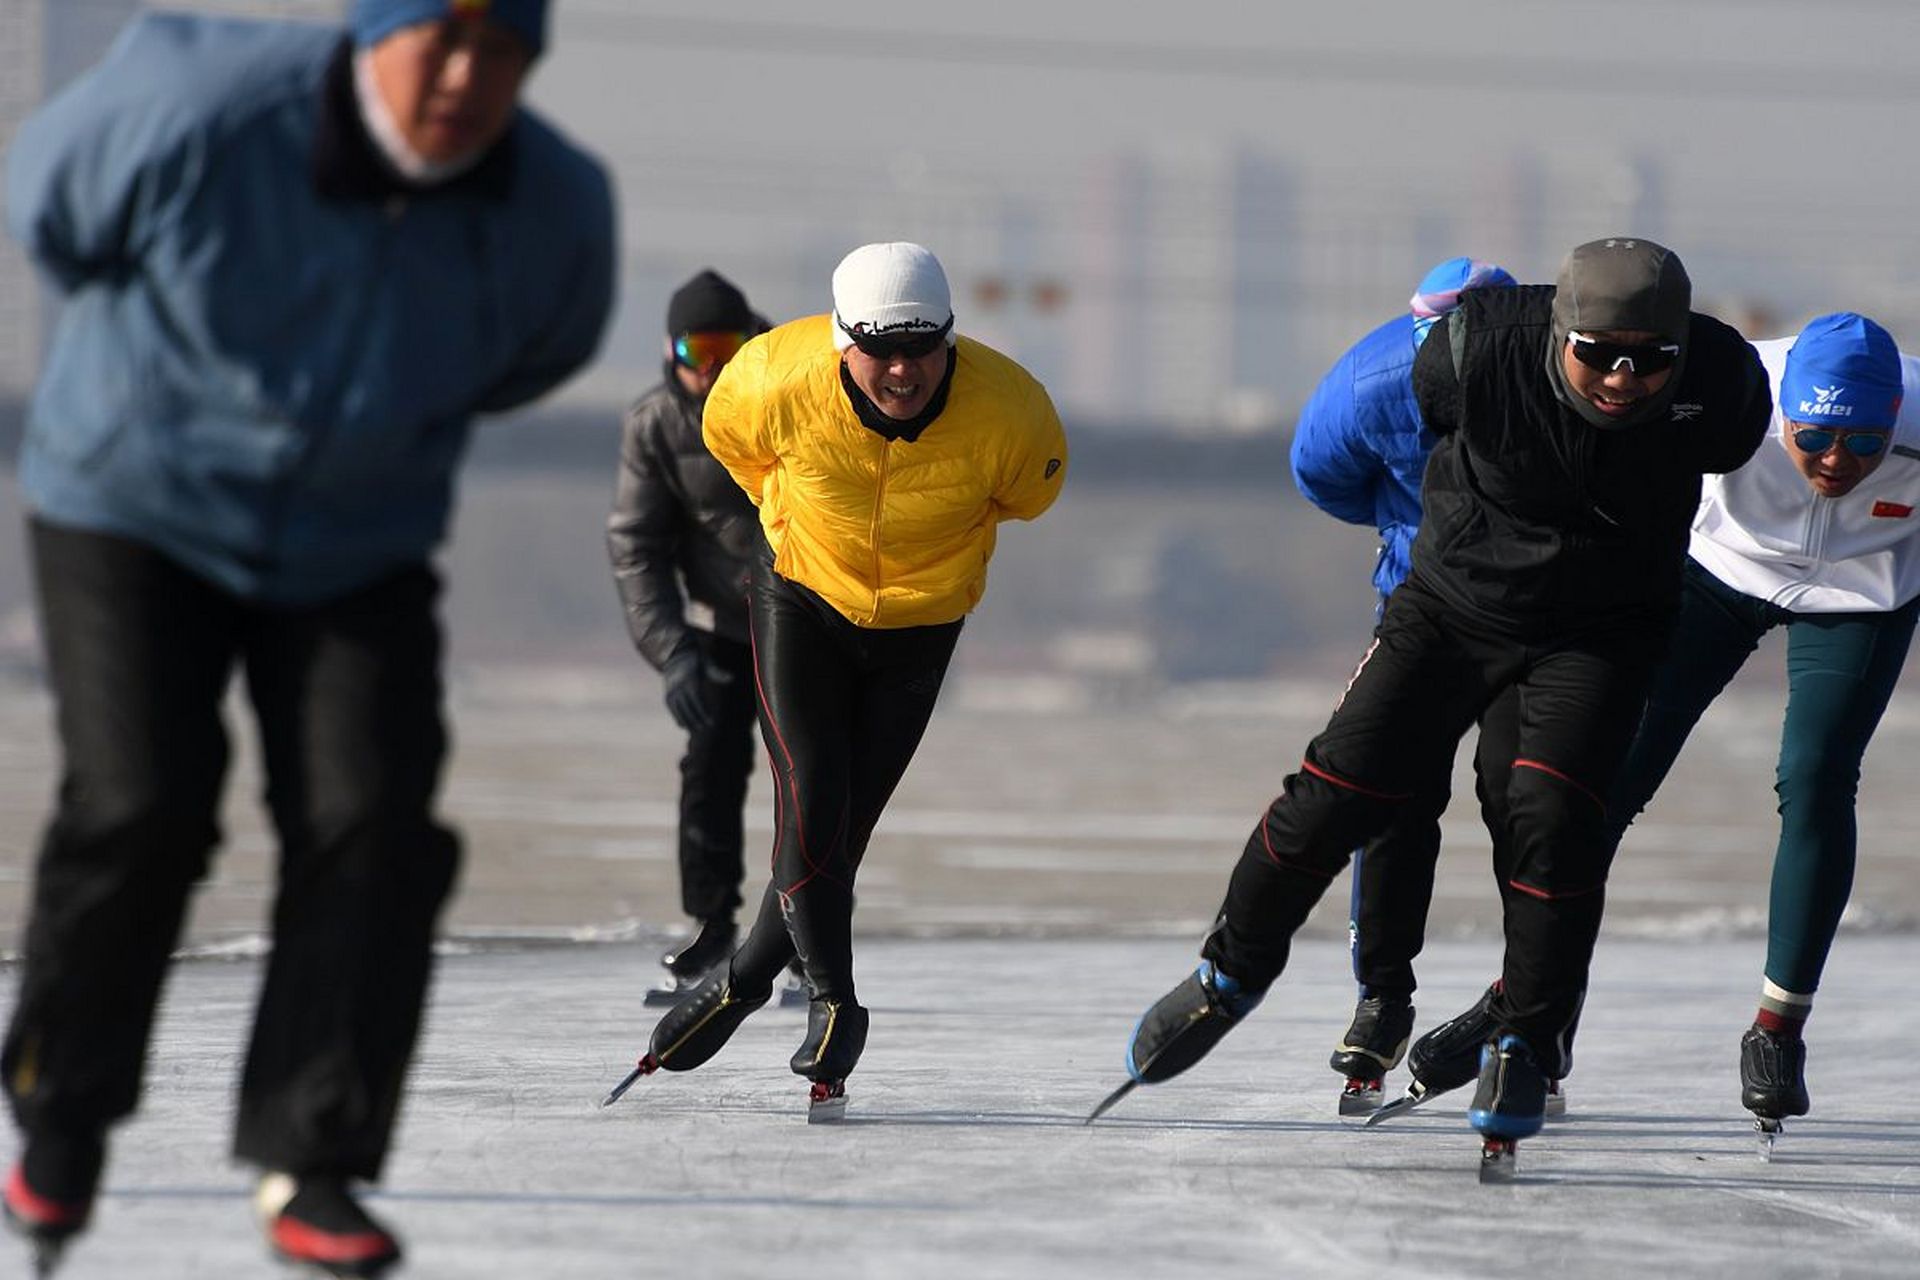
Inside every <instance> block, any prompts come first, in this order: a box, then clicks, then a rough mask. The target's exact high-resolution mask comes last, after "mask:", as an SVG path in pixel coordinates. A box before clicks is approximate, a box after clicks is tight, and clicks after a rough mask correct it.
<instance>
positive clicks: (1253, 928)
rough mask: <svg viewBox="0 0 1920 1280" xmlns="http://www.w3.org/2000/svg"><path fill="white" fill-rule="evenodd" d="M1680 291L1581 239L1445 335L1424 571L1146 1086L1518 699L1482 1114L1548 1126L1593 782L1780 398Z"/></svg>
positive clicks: (1260, 848) (1609, 761)
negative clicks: (1466, 742)
mask: <svg viewBox="0 0 1920 1280" xmlns="http://www.w3.org/2000/svg"><path fill="white" fill-rule="evenodd" d="M1690 301H1691V286H1690V284H1689V282H1688V279H1687V276H1686V272H1685V270H1684V269H1683V268H1682V266H1681V264H1680V261H1679V259H1678V258H1677V257H1676V256H1675V255H1673V254H1672V253H1671V252H1669V251H1668V250H1666V249H1665V248H1663V247H1661V246H1659V245H1657V244H1653V243H1652V242H1650V241H1646V240H1638V239H1628V238H1615V239H1610V240H1603V241H1595V242H1592V243H1589V244H1584V245H1581V246H1580V247H1578V248H1576V249H1575V250H1574V251H1573V252H1572V253H1571V254H1570V255H1569V256H1568V258H1567V260H1566V262H1565V264H1564V265H1563V267H1562V268H1561V272H1560V276H1559V279H1558V281H1557V283H1556V285H1555V286H1554V287H1552V288H1544V287H1522V288H1514V289H1488V290H1475V291H1472V292H1469V293H1467V294H1465V295H1463V297H1462V299H1461V304H1460V307H1459V309H1458V310H1457V311H1455V312H1454V313H1453V314H1452V315H1450V316H1447V317H1445V318H1444V319H1442V320H1440V321H1439V322H1438V323H1437V324H1436V325H1435V326H1434V330H1433V333H1432V334H1431V335H1430V336H1429V337H1428V339H1427V341H1426V343H1425V344H1424V345H1423V346H1422V347H1421V350H1420V354H1419V356H1418V357H1417V358H1416V360H1415V362H1414V388H1415V393H1416V395H1417V396H1418V399H1419V404H1420V412H1421V417H1422V418H1423V419H1424V420H1425V422H1426V423H1427V425H1428V426H1429V427H1430V428H1432V430H1433V431H1434V432H1435V434H1436V435H1437V436H1438V437H1439V443H1438V444H1437V445H1436V447H1435V449H1434V452H1433V455H1432V459H1431V461H1430V462H1429V463H1428V467H1427V473H1426V478H1425V485H1424V495H1423V503H1424V519H1423V522H1422V524H1421V526H1420V532H1419V535H1418V536H1417V537H1416V538H1415V541H1414V548H1413V571H1412V573H1411V574H1410V576H1409V577H1408V578H1407V580H1406V582H1405V583H1403V584H1402V585H1401V586H1400V587H1399V589H1397V590H1396V591H1395V592H1394V593H1393V595H1392V596H1391V597H1389V599H1388V602H1387V608H1386V612H1385V615H1384V617H1383V618H1382V620H1381V624H1380V628H1379V630H1378V632H1377V634H1376V636H1375V639H1374V642H1373V644H1372V646H1371V647H1370V648H1369V649H1368V650H1367V653H1366V654H1365V655H1364V656H1363V658H1362V659H1361V662H1360V666H1359V668H1358V669H1357V670H1356V672H1355V673H1354V676H1353V679H1352V681H1351V682H1350V683H1349V685H1348V687H1347V690H1346V692H1345V694H1344V696H1343V698H1342V700H1341V701H1340V703H1339V705H1338V706H1337V708H1336V709H1335V711H1334V713H1333V716H1332V719H1331V720H1330V721H1329V722H1328V724H1327V727H1326V729H1325V730H1323V731H1322V732H1321V733H1320V734H1319V735H1318V736H1317V737H1315V738H1314V739H1313V741H1312V742H1311V743H1309V744H1308V746H1307V750H1306V756H1305V759H1304V761H1303V762H1302V766H1301V769H1300V771H1299V772H1298V773H1295V774H1293V775H1291V776H1289V777H1288V778H1287V779H1286V781H1285V784H1284V790H1283V792H1282V794H1281V795H1280V797H1279V798H1278V799H1276V800H1275V801H1274V802H1273V804H1272V805H1271V806H1270V807H1269V808H1268V810H1267V813H1266V815H1265V817H1264V818H1263V819H1262V820H1261V822H1260V823H1259V825H1258V826H1257V827H1256V828H1255V829H1254V831H1253V834H1252V835H1251V836H1250V837H1249V839H1248V841H1247V844H1246V847H1245V849H1244V851H1243V852H1242V854H1241V856H1240V860H1239V863H1238V865H1237V866H1236V867H1235V869H1234V873H1233V877H1232V880H1231V882H1230V884H1229V886H1228V889H1227V895H1226V900H1225V902H1224V904H1223V905H1222V908H1221V912H1220V917H1219V920H1218V923H1217V924H1216V925H1215V927H1214V928H1213V929H1212V931H1210V932H1209V934H1208V935H1207V938H1206V942H1205V944H1204V946H1203V948H1202V952H1201V954H1202V956H1203V961H1202V963H1201V965H1200V967H1199V969H1198V970H1197V971H1196V972H1195V973H1194V974H1193V975H1192V976H1191V977H1189V978H1188V979H1187V980H1186V981H1185V982H1182V983H1181V984H1180V985H1179V986H1177V987H1176V988H1174V990H1173V991H1171V992H1170V993H1169V994H1168V995H1167V996H1165V997H1164V998H1162V999H1161V1000H1160V1001H1159V1002H1158V1003H1157V1004H1156V1005H1154V1006H1153V1008H1151V1009H1150V1010H1149V1011H1148V1012H1147V1014H1146V1016H1145V1017H1144V1018H1143V1019H1142V1020H1141V1022H1140V1025H1139V1027H1138V1028H1137V1030H1136V1032H1135V1035H1134V1038H1133V1041H1132V1043H1131V1045H1130V1046H1129V1050H1128V1054H1127V1066H1128V1070H1129V1073H1130V1075H1131V1077H1132V1078H1133V1080H1134V1081H1138V1082H1145V1083H1152V1082H1156V1081H1160V1080H1164V1079H1167V1078H1168V1077H1170V1076H1172V1075H1175V1074H1177V1073H1178V1072H1180V1071H1181V1070H1184V1069H1185V1068H1186V1067H1188V1066H1191V1065H1192V1064H1193V1063H1194V1062H1195V1061H1197V1060H1198V1059H1199V1058H1200V1057H1201V1056H1202V1055H1203V1054H1204V1053H1205V1052H1206V1051H1207V1050H1208V1049H1209V1048H1211V1047H1212V1045H1213V1044H1215V1043H1216V1042H1217V1041H1218V1040H1219V1038H1220V1037H1221V1036H1222V1035H1223V1034H1225V1032H1226V1031H1227V1030H1228V1029H1230V1028H1231V1027H1232V1026H1233V1024H1234V1023H1235V1022H1237V1021H1238V1020H1239V1019H1240V1018H1241V1017H1243V1016H1244V1015H1245V1014H1246V1013H1247V1012H1248V1011H1249V1010H1250V1009H1252V1008H1253V1006H1254V1005H1255V1004H1256V1003H1257V1002H1258V1001H1259V1000H1260V998H1261V997H1262V996H1263V995H1264V994H1265V993H1266V990H1267V987H1268V986H1269V985H1270V984H1271V983H1272V982H1273V980H1274V979H1275V978H1276V977H1277V976H1278V975H1279V973H1280V972H1281V970H1282V969H1283V968H1284V967H1285V965H1286V961H1287V953H1288V948H1289V945H1290V943H1291V940H1292V937H1293V934H1294V932H1295V930H1297V929H1298V928H1299V926H1300V924H1301V923H1302V922H1303V921H1304V920H1305V919H1306V917H1307V914H1308V913H1309V911H1311V910H1312V908H1313V906H1314V904H1315V903H1316V902H1317V901H1318V900H1319V898H1320V895H1321V894H1322V893H1323V892H1324V891H1325V889H1326V886H1327V884H1328V882H1329V881H1330V880H1331V879H1332V878H1333V876H1334V875H1336V874H1337V873H1338V872H1339V871H1340V869H1341V867H1342V866H1343V865H1344V864H1345V862H1346V859H1347V851H1348V850H1349V849H1351V848H1353V847H1354V846H1355V845H1357V844H1360V843H1363V842H1365V841H1366V840H1369V839H1371V838H1372V837H1374V836H1375V835H1377V834H1379V833H1380V832H1381V831H1382V830H1384V829H1385V828H1386V827H1387V826H1388V825H1390V824H1391V823H1394V822H1397V821H1406V820H1408V819H1409V818H1410V817H1419V816H1421V815H1423V814H1424V813H1429V812H1432V811H1433V810H1434V806H1435V804H1436V802H1437V798H1438V797H1441V796H1444V795H1445V792H1446V785H1445V784H1446V777H1447V773H1448V771H1449V768H1450V765H1451V762H1452V759H1453V753H1454V749H1455V746H1456V744H1457V743H1458V741H1459V739H1460V737H1461V735H1462V734H1464V733H1465V731H1466V730H1467V729H1468V728H1469V727H1470V726H1471V725H1472V724H1473V722H1474V720H1475V718H1476V717H1478V716H1479V715H1480V714H1481V713H1482V712H1483V711H1484V710H1485V709H1486V708H1487V706H1488V704H1489V703H1491V702H1492V701H1493V700H1494V699H1495V698H1497V697H1499V696H1500V695H1502V694H1503V693H1505V692H1507V691H1508V690H1513V691H1515V692H1516V693H1517V696H1518V699H1519V716H1518V722H1517V725H1516V727H1515V739H1516V741H1515V746H1514V749H1513V751H1512V752H1511V754H1510V755H1508V756H1507V757H1506V758H1505V760H1504V762H1503V763H1504V765H1505V769H1504V770H1502V771H1497V772H1496V773H1495V775H1494V776H1488V777H1485V778H1484V779H1483V787H1484V789H1485V791H1486V793H1487V817H1488V819H1489V821H1490V823H1493V824H1496V825H1498V826H1499V827H1500V828H1501V830H1502V838H1501V839H1500V840H1497V841H1496V847H1501V848H1504V849H1506V850H1507V851H1508V856H1509V857H1510V859H1511V863H1510V866H1509V867H1508V868H1505V869H1504V870H1505V873H1506V874H1505V875H1504V876H1503V880H1504V884H1503V913H1504V917H1505V928H1506V938H1507V950H1506V963H1505V970H1504V975H1503V978H1504V981H1503V985H1502V989H1501V991H1500V992H1499V993H1498V995H1497V996H1496V998H1495V1000H1494V1002H1493V1013H1494V1020H1495V1025H1496V1027H1497V1030H1498V1034H1497V1036H1496V1038H1495V1039H1494V1040H1493V1041H1492V1042H1491V1043H1490V1044H1489V1045H1488V1046H1487V1048H1486V1051H1485V1052H1484V1053H1483V1054H1482V1069H1481V1075H1480V1080H1481V1088H1480V1091H1479V1093H1478V1094H1477V1095H1476V1097H1475V1100H1474V1105H1473V1108H1472V1109H1471V1112H1470V1114H1471V1115H1472V1117H1473V1120H1474V1123H1475V1126H1476V1127H1477V1128H1479V1129H1480V1130H1481V1131H1482V1132H1483V1133H1484V1134H1486V1135H1487V1136H1488V1137H1489V1138H1490V1139H1492V1140H1496V1141H1501V1142H1511V1141H1512V1140H1514V1139H1517V1138H1521V1137H1525V1136H1527V1135H1528V1134H1530V1133H1533V1132H1536V1131H1537V1130H1538V1128H1539V1125H1540V1122H1541V1118H1542V1115H1543V1113H1544V1110H1545V1101H1546V1081H1547V1078H1548V1077H1549V1076H1557V1075H1559V1074H1561V1066H1562V1064H1561V1037H1562V1035H1563V1033H1564V1032H1565V1030H1566V1029H1567V1027H1568V1026H1569V1025H1570V1024H1571V1023H1572V1022H1573V1020H1574V1018H1575V1015H1576V1013H1577V1012H1578V1007H1579V1000H1580V994H1581V992H1582V991H1583V990H1584V989H1585V985H1586V974H1587V966H1588V963H1589V960H1590V958H1591V955H1592V950H1593V944H1594V939H1595V936H1596V934H1597V932H1598V929H1599V925H1600V917H1601V909H1602V903H1603V900H1604V888H1605V879H1606V865H1607V856H1608V852H1609V849H1608V840H1607V834H1608V833H1607V824H1606V813H1605V809H1604V797H1605V796H1606V795H1607V794H1608V793H1609V791H1610V789H1611V788H1612V785H1613V781H1614V775H1615V773H1616V772H1617V770H1618V769H1619V766H1620V763H1621V760H1622V759H1623V757H1624V755H1625V752H1626V748H1627V744H1628V742H1629V740H1630V739H1631V737H1632V734H1633V730H1634V726H1635V724H1636V723H1637V721H1638V719H1639V715H1640V707H1641V703H1642V702H1643V700H1644V698H1645V695H1646V690H1647V687H1648V682H1649V679H1650V677H1651V673H1652V670H1653V666H1654V664H1655V662H1656V661H1657V659H1658V658H1659V656H1660V653H1661V650H1662V647H1663V645H1664V642H1665V638H1666V633H1667V630H1668V628H1669V627H1670V626H1671V623H1672V620H1673V616H1674V613H1675V610H1676V608H1677V606H1678V602H1679V591H1680V569H1681V564H1682V560H1683V556H1684V553H1685V549H1686V540H1687V528H1688V525H1689V523H1690V522H1691V520H1692V517H1693V511H1694V508H1695V506H1696V505H1697V504H1698V502H1699V497H1700V484H1701V477H1702V476H1703V475H1704V474H1708V473H1713V472H1724V471H1729V470H1732V469H1733V468H1734V467H1737V466H1739V465H1740V464H1741V463H1742V462H1744V461H1745V460H1746V459H1747V457H1748V456H1749V455H1751V454H1752V452H1753V450H1754V448H1755V446H1756V445H1757V444H1758V443H1759V440H1760V438H1761V434H1762V433H1763V432H1764V430H1765V428H1766V423H1767V415H1768V413H1769V412H1770V410H1771V399H1770V397H1769V395H1768V391H1767V383H1766V377H1765V374H1764V372H1763V371H1762V370H1761V368H1760V364H1759V361H1758V358H1757V357H1756V356H1755V355H1754V353H1753V349H1752V348H1751V347H1749V346H1748V345H1747V344H1746V342H1745V341H1743V340H1742V339H1741V337H1740V335H1739V334H1737V333H1735V332H1734V331H1733V330H1732V329H1730V328H1728V327H1727V326H1726V325H1723V324H1721V323H1719V322H1718V321H1716V320H1713V319H1711V318H1709V317H1707V316H1703V315H1698V314H1694V313H1692V312H1691V311H1690ZM1483 755H1484V753H1483Z"/></svg>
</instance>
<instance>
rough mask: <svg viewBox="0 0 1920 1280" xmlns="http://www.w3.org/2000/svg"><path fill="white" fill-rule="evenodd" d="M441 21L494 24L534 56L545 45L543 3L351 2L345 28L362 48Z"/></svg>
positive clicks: (485, 0)
mask: <svg viewBox="0 0 1920 1280" xmlns="http://www.w3.org/2000/svg"><path fill="white" fill-rule="evenodd" d="M442 18H467V19H473V20H482V21H487V22H497V23H499V24H500V25H501V26H503V27H505V28H506V29H507V30H509V31H511V32H513V34H515V35H517V36H519V37H520V38H521V39H522V40H524V41H526V42H527V48H528V49H530V50H531V51H532V52H533V53H534V54H535V55H536V56H537V55H538V54H539V53H540V51H541V50H542V49H544V48H546V45H547V0H353V16H352V18H351V19H349V21H348V26H349V27H350V28H351V29H352V31H353V42H354V43H355V44H357V45H359V46H361V47H362V48H364V47H366V46H367V45H372V44H378V43H379V42H380V41H382V40H384V39H386V38H387V37H388V36H390V35H392V34H393V33H394V32H396V31H398V30H399V29H400V28H402V27H411V26H414V25H415V24H417V23H421V22H438V21H440V20H441V19H442Z"/></svg>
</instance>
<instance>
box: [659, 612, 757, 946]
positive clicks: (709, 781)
mask: <svg viewBox="0 0 1920 1280" xmlns="http://www.w3.org/2000/svg"><path fill="white" fill-rule="evenodd" d="M692 634H693V641H694V644H695V646H696V647H697V648H698V649H699V652H700V662H701V666H702V668H703V671H702V677H703V678H704V679H705V680H706V682H707V687H708V689H709V690H710V691H711V693H712V697H713V721H712V723H710V724H708V725H707V726H706V727H705V728H704V729H698V730H695V731H694V732H693V733H690V734H688V735H687V750H686V754H684V755H682V756H681V757H680V832H679V852H680V907H681V909H682V910H683V911H685V912H686V913H687V914H688V915H690V916H692V917H693V918H694V919H695V920H711V919H714V918H716V917H720V916H726V917H731V916H732V915H733V914H734V913H735V912H736V911H738V910H739V909H740V881H741V880H742V879H744V878H745V876H746V864H745V861H744V855H743V853H742V850H743V848H744V846H745V842H746V838H745V835H744V833H743V828H742V821H741V811H742V810H743V809H744V808H745V806H746V803H747V782H748V779H749V778H750V777H751V776H752V774H753V752H754V733H753V728H754V724H755V721H756V719H757V716H758V709H759V699H758V698H757V697H755V696H754V688H753V649H752V647H751V646H750V645H747V644H744V643H742V642H740V641H738V640H729V639H727V638H726V637H724V636H718V635H714V634H713V633H712V632H709V631H695V632H693V633H692Z"/></svg>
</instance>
